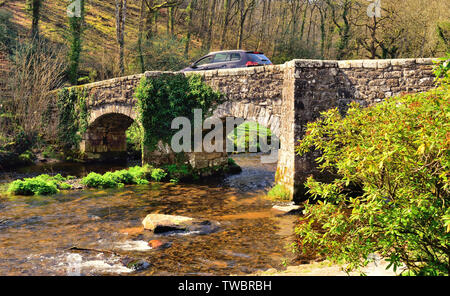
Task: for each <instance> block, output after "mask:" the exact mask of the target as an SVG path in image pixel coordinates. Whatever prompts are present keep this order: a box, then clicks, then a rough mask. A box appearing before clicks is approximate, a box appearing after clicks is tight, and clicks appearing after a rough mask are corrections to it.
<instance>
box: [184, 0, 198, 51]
mask: <svg viewBox="0 0 450 296" xmlns="http://www.w3.org/2000/svg"><path fill="white" fill-rule="evenodd" d="M194 5H195V0H190V1H189V4H188V6H187V8H186V26H187V34H186V43H185V45H184V56H185V57H186V58H187V57H188V56H189V43H190V42H191V30H192V28H191V27H192V14H193V6H194Z"/></svg>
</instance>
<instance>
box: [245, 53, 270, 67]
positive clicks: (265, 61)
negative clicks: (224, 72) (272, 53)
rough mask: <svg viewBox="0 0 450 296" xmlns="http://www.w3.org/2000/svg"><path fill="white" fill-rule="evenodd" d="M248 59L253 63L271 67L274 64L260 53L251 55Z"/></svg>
mask: <svg viewBox="0 0 450 296" xmlns="http://www.w3.org/2000/svg"><path fill="white" fill-rule="evenodd" d="M248 58H249V60H250V61H252V62H257V63H258V64H265V65H270V64H272V62H271V61H270V60H269V59H268V58H267V57H266V56H265V55H263V54H260V53H249V54H248Z"/></svg>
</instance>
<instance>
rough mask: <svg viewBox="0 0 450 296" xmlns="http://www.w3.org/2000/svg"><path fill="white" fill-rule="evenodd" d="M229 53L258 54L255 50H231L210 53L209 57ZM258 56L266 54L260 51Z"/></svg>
mask: <svg viewBox="0 0 450 296" xmlns="http://www.w3.org/2000/svg"><path fill="white" fill-rule="evenodd" d="M228 52H241V53H256V52H255V51H253V50H243V49H231V50H221V51H213V52H210V53H208V55H211V54H217V53H228ZM258 54H264V53H262V52H259V51H258Z"/></svg>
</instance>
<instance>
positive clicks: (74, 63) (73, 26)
mask: <svg viewBox="0 0 450 296" xmlns="http://www.w3.org/2000/svg"><path fill="white" fill-rule="evenodd" d="M79 3H80V7H79V11H78V12H79V14H78V13H74V14H73V15H70V16H69V30H70V33H71V35H70V51H69V80H70V82H71V83H72V84H77V80H78V68H79V64H80V54H81V50H82V45H81V44H82V38H81V36H82V34H83V29H84V0H80V1H79Z"/></svg>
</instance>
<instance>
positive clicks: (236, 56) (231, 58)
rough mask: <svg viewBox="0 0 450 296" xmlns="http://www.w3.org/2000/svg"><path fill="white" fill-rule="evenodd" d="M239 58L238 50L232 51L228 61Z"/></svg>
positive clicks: (238, 59)
mask: <svg viewBox="0 0 450 296" xmlns="http://www.w3.org/2000/svg"><path fill="white" fill-rule="evenodd" d="M240 60H241V55H240V54H239V53H238V52H233V53H231V54H230V61H232V62H236V61H240Z"/></svg>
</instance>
